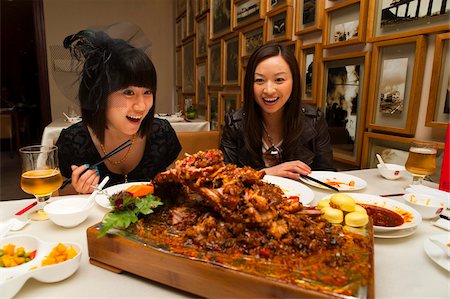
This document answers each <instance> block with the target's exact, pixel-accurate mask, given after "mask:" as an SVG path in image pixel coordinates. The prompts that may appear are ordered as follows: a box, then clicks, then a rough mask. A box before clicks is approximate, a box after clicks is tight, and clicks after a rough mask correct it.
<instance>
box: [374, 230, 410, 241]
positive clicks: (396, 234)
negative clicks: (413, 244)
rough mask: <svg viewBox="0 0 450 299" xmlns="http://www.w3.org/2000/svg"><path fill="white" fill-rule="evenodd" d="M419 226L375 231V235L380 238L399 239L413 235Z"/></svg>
mask: <svg viewBox="0 0 450 299" xmlns="http://www.w3.org/2000/svg"><path fill="white" fill-rule="evenodd" d="M416 230H417V228H416V227H414V228H407V229H400V230H392V231H388V232H374V233H373V236H374V237H375V238H380V239H397V238H404V237H408V236H411V235H412V234H414V233H415V232H416Z"/></svg>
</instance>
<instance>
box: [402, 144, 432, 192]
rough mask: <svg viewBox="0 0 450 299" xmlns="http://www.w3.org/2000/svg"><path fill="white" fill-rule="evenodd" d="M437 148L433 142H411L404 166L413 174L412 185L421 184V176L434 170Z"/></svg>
mask: <svg viewBox="0 0 450 299" xmlns="http://www.w3.org/2000/svg"><path fill="white" fill-rule="evenodd" d="M437 148H438V145H437V143H434V142H425V141H413V142H411V146H410V148H409V154H408V160H407V161H406V164H405V168H406V170H408V171H409V172H410V173H411V174H412V175H413V182H412V184H413V185H419V184H422V180H423V178H424V177H425V176H427V175H430V174H432V173H433V172H434V171H435V170H436V153H437Z"/></svg>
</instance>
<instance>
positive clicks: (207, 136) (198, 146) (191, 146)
mask: <svg viewBox="0 0 450 299" xmlns="http://www.w3.org/2000/svg"><path fill="white" fill-rule="evenodd" d="M176 134H177V137H178V140H179V141H180V144H181V151H180V154H179V155H178V157H177V160H181V159H184V157H185V155H184V154H185V153H187V154H195V153H196V152H198V151H205V150H208V149H212V148H219V141H220V132H219V131H199V132H176Z"/></svg>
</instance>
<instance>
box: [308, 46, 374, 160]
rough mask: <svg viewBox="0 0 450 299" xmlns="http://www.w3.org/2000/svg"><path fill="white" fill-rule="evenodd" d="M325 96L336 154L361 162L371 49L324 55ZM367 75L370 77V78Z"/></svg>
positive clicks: (322, 106)
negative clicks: (369, 50) (369, 51)
mask: <svg viewBox="0 0 450 299" xmlns="http://www.w3.org/2000/svg"><path fill="white" fill-rule="evenodd" d="M323 62H324V76H323V87H322V100H321V101H320V102H319V103H317V104H318V106H319V107H321V108H322V110H323V111H324V113H325V119H326V121H327V124H328V130H329V132H330V136H331V144H332V147H333V157H334V159H335V160H337V161H341V162H344V163H348V164H352V165H359V163H360V160H361V144H362V138H363V132H364V121H365V119H364V118H365V113H364V111H366V102H367V99H366V96H367V88H368V85H369V79H368V78H369V63H370V55H369V53H368V52H357V53H347V54H342V55H336V56H330V57H324V58H323ZM366 79H367V80H366Z"/></svg>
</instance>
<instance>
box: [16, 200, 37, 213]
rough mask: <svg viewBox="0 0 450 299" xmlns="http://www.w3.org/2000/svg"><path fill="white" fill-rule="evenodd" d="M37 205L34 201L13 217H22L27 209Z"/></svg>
mask: <svg viewBox="0 0 450 299" xmlns="http://www.w3.org/2000/svg"><path fill="white" fill-rule="evenodd" d="M37 203H38V202H37V201H35V202H33V203H31V204H29V205H28V206H26V207H25V208H23V209H22V210H20V211H19V212H17V213H16V214H15V215H16V216H20V215H22V214H23V213H25V212H26V211H28V210H29V209H31V208H32V207H34V206H35V205H37Z"/></svg>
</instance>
